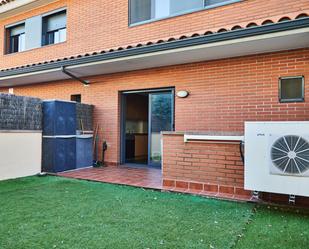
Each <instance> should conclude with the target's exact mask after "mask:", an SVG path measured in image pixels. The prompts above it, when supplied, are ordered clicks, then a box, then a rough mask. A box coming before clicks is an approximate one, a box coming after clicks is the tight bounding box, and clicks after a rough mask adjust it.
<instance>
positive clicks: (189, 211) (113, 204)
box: [0, 177, 309, 249]
mask: <svg viewBox="0 0 309 249" xmlns="http://www.w3.org/2000/svg"><path fill="white" fill-rule="evenodd" d="M308 231H309V220H308V217H307V216H306V215H301V214H296V213H285V212H283V211H279V210H270V209H266V208H258V209H256V208H255V206H254V205H252V204H244V203H236V202H227V201H219V200H213V199H207V198H201V197H196V196H190V195H182V194H171V193H160V192H156V191H150V190H147V191H146V190H143V189H140V188H132V187H126V186H117V185H109V184H102V183H94V182H87V181H78V180H70V179H64V178H57V177H41V178H40V177H29V178H24V179H19V180H12V181H4V182H0V248H1V249H19V248H20V249H21V248H22V249H27V248H31V249H44V248H63V249H65V248H74V249H79V248H83V249H85V248H113V249H114V248H115V249H116V248H169V249H170V248H171V249H172V248H177V249H178V248H233V249H234V248H236V249H238V248H263V249H264V248H280V249H284V248H300V249H302V248H308V243H309V234H308Z"/></svg>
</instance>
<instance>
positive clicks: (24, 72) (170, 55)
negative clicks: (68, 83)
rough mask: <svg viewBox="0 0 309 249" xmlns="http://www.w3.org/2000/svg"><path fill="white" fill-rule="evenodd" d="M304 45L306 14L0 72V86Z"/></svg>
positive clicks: (308, 41) (308, 36)
mask: <svg viewBox="0 0 309 249" xmlns="http://www.w3.org/2000/svg"><path fill="white" fill-rule="evenodd" d="M307 47H309V18H303V19H299V20H294V21H286V22H281V23H276V24H268V25H264V26H258V27H252V28H246V29H240V30H235V31H227V32H223V33H215V34H211V35H205V36H199V37H192V38H188V39H183V40H175V41H170V42H164V43H160V44H152V45H146V46H141V47H135V48H131V49H123V50H119V51H118V50H116V51H113V52H108V53H103V54H96V55H89V56H82V57H80V58H74V59H65V60H59V61H56V62H52V63H46V64H37V65H34V66H28V67H20V68H15V69H10V70H5V71H1V72H0V87H1V86H2V87H13V86H18V85H26V84H34V83H43V82H49V81H57V80H64V79H69V78H70V77H69V76H68V75H66V74H64V73H63V72H62V67H63V66H65V68H66V70H68V71H69V72H71V73H72V74H74V75H75V76H77V77H89V76H94V75H103V74H110V73H117V72H126V71H133V70H140V69H147V68H155V67H162V66H169V65H179V64H185V63H192V62H200V61H209V60H215V59H224V58H232V57H238V56H245V55H253V54H260V53H268V52H275V51H284V50H291V49H299V48H307Z"/></svg>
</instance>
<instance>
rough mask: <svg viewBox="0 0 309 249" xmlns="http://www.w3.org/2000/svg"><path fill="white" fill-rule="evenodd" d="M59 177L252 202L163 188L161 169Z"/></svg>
mask: <svg viewBox="0 0 309 249" xmlns="http://www.w3.org/2000/svg"><path fill="white" fill-rule="evenodd" d="M57 175H58V176H62V177H68V178H75V179H82V180H89V181H97V182H105V183H112V184H120V185H129V186H134V187H141V188H150V189H157V190H162V191H172V192H179V193H187V194H194V195H201V196H207V197H213V198H218V199H229V200H231V199H232V200H238V201H252V197H251V196H246V195H231V194H224V193H219V192H211V191H205V190H199V189H195V188H189V186H186V187H183V186H175V187H172V186H163V180H162V173H161V170H160V169H153V168H132V167H125V166H121V167H114V166H110V167H102V168H86V169H78V170H73V171H67V172H62V173H58V174H57Z"/></svg>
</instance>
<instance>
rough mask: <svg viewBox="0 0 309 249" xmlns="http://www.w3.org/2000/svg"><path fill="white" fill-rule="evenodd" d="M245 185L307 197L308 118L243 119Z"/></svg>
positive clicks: (308, 165)
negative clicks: (259, 120)
mask: <svg viewBox="0 0 309 249" xmlns="http://www.w3.org/2000/svg"><path fill="white" fill-rule="evenodd" d="M245 189H247V190H253V191H262V192H271V193H279V194H288V195H300V196H307V197H309V122H246V123H245Z"/></svg>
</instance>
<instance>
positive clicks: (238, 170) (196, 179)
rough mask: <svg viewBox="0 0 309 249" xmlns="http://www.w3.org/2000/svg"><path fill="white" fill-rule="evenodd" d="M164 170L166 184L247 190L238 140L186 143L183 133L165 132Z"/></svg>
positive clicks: (219, 189) (200, 188)
mask: <svg viewBox="0 0 309 249" xmlns="http://www.w3.org/2000/svg"><path fill="white" fill-rule="evenodd" d="M162 173H163V183H164V185H165V186H171V187H177V188H186V189H188V188H189V189H197V190H204V191H209V192H220V193H227V194H233V195H234V194H238V195H239V194H244V193H245V191H243V185H244V166H243V163H242V161H241V156H240V151H239V144H228V143H224V144H223V143H218V142H217V143H216V142H214V143H207V142H188V143H185V142H184V136H183V135H179V134H173V135H172V134H169V135H163V167H162Z"/></svg>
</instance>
